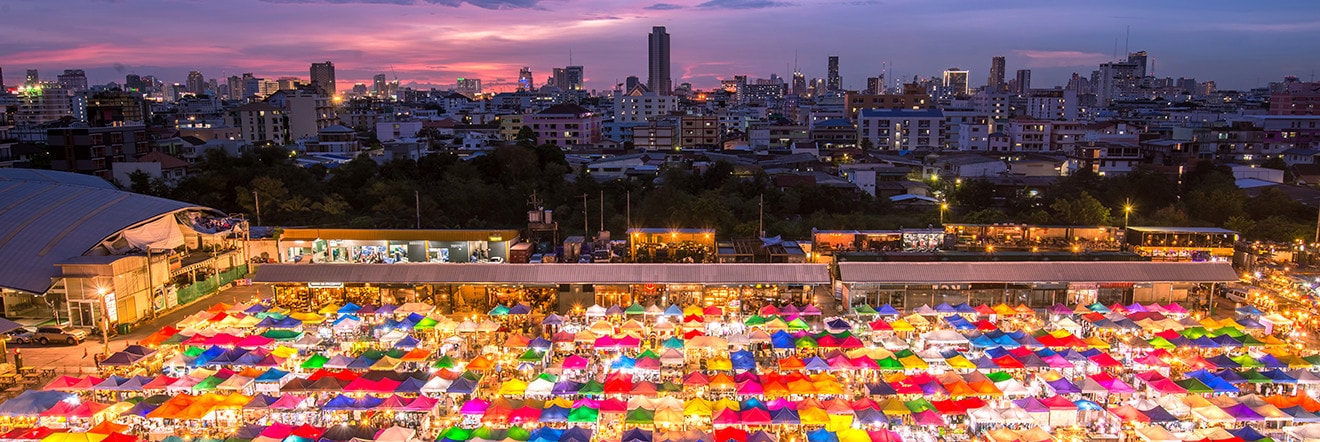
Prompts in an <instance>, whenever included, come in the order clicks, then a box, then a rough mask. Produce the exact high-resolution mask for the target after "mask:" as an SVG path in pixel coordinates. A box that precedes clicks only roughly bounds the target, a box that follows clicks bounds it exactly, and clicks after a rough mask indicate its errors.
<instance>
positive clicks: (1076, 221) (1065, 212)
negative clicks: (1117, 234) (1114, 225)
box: [1050, 191, 1109, 226]
mask: <svg viewBox="0 0 1320 442" xmlns="http://www.w3.org/2000/svg"><path fill="white" fill-rule="evenodd" d="M1050 209H1051V210H1053V211H1054V219H1055V221H1057V222H1058V223H1060V224H1065V225H1072V226H1104V225H1108V224H1109V208H1108V207H1105V206H1104V205H1103V204H1100V201H1098V200H1096V199H1095V197H1092V196H1091V194H1090V193H1087V192H1085V191H1082V193H1081V194H1080V195H1078V196H1077V197H1075V198H1059V199H1057V200H1054V204H1050Z"/></svg>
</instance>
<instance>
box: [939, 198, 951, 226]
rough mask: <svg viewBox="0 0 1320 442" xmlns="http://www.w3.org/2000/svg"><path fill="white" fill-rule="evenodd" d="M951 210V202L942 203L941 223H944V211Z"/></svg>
mask: <svg viewBox="0 0 1320 442" xmlns="http://www.w3.org/2000/svg"><path fill="white" fill-rule="evenodd" d="M947 210H949V203H940V225H941V226H943V225H944V212H945V211H947Z"/></svg>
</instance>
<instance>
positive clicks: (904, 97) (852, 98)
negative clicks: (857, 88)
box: [844, 84, 934, 120]
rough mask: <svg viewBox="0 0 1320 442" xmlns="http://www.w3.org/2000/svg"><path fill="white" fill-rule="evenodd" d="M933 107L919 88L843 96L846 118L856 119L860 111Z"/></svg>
mask: <svg viewBox="0 0 1320 442" xmlns="http://www.w3.org/2000/svg"><path fill="white" fill-rule="evenodd" d="M933 106H934V103H933V101H932V100H931V98H930V94H927V93H926V91H925V90H924V89H922V88H921V86H919V85H916V84H904V85H903V92H902V93H899V94H854V93H851V92H849V93H848V94H847V95H845V96H844V109H845V110H846V111H847V112H848V118H850V119H854V120H855V119H857V112H858V111H860V110H862V109H929V108H931V107H933Z"/></svg>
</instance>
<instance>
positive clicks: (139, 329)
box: [5, 285, 270, 375]
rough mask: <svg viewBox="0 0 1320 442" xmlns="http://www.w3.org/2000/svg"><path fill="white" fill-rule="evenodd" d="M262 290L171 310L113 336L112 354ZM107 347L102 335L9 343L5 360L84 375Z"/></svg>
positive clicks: (233, 292)
mask: <svg viewBox="0 0 1320 442" xmlns="http://www.w3.org/2000/svg"><path fill="white" fill-rule="evenodd" d="M258 293H260V294H261V295H262V296H266V297H269V296H270V288H269V286H264V285H257V286H236V287H231V288H229V289H227V290H224V291H221V292H217V293H215V294H212V295H210V296H207V297H205V298H202V299H199V300H197V301H196V302H193V303H192V304H189V305H187V306H185V307H183V308H180V309H178V310H175V311H173V312H170V313H169V314H166V315H164V316H161V317H158V318H156V319H154V320H151V321H148V322H143V323H139V324H137V326H136V328H134V329H133V331H131V332H129V333H128V334H127V335H123V336H115V337H112V338H110V340H109V343H108V347H109V351H110V353H114V352H116V351H119V350H122V349H123V348H124V347H127V346H128V345H131V344H134V343H137V342H138V341H141V340H142V339H145V338H146V337H147V336H151V334H152V333H155V332H156V331H157V330H160V329H162V328H164V327H165V326H167V325H174V324H177V323H178V322H179V321H182V320H183V319H184V318H187V317H188V316H191V315H193V314H196V313H197V312H199V311H202V310H206V309H208V308H210V307H211V306H212V305H215V304H216V303H219V302H224V303H229V304H233V303H235V302H237V301H240V300H248V299H251V298H252V297H254V296H256V295H257V294H258ZM105 347H107V344H106V343H103V342H102V340H101V339H100V338H99V337H95V336H93V337H90V338H88V339H87V340H86V341H84V342H83V343H81V344H77V345H65V344H54V343H52V344H50V345H44V346H43V345H40V344H27V345H13V344H8V345H7V348H8V350H7V351H6V354H5V359H6V360H5V362H11V363H12V362H15V355H16V354H19V355H21V358H22V364H23V366H24V367H33V366H34V367H37V368H38V369H47V368H49V369H54V370H55V371H56V373H57V374H70V375H85V374H92V373H94V372H95V371H96V364H95V361H93V359H92V357H93V355H94V354H96V353H98V352H101V351H103V349H105Z"/></svg>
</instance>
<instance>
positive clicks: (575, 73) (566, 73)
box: [552, 66, 584, 92]
mask: <svg viewBox="0 0 1320 442" xmlns="http://www.w3.org/2000/svg"><path fill="white" fill-rule="evenodd" d="M552 82H553V84H554V86H555V87H557V88H559V90H561V91H565V92H567V91H580V90H583V89H584V87H583V70H582V66H567V67H562V68H555V69H554V71H553V78H552Z"/></svg>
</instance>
